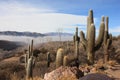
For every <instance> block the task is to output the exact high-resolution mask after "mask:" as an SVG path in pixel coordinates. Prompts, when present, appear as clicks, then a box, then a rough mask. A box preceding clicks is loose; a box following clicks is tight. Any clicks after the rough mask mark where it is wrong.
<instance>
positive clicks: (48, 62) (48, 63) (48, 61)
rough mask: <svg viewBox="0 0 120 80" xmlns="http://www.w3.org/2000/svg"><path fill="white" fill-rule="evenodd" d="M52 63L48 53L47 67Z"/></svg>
mask: <svg viewBox="0 0 120 80" xmlns="http://www.w3.org/2000/svg"><path fill="white" fill-rule="evenodd" d="M50 61H51V58H50V53H49V52H48V53H47V67H50Z"/></svg>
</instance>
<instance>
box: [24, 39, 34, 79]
mask: <svg viewBox="0 0 120 80" xmlns="http://www.w3.org/2000/svg"><path fill="white" fill-rule="evenodd" d="M25 62H26V63H25V67H26V78H27V79H30V78H32V77H33V67H34V65H35V63H34V60H33V40H32V42H31V46H29V51H28V54H26V58H25Z"/></svg>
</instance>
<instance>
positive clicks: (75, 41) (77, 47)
mask: <svg viewBox="0 0 120 80" xmlns="http://www.w3.org/2000/svg"><path fill="white" fill-rule="evenodd" d="M73 41H74V45H75V58H76V59H77V58H78V54H79V42H80V37H79V36H78V27H76V32H75V35H74V36H73Z"/></svg>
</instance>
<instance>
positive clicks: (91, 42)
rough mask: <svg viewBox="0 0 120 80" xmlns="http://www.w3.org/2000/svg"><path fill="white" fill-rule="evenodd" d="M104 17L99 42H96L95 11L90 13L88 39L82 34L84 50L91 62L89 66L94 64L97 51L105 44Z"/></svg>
mask: <svg viewBox="0 0 120 80" xmlns="http://www.w3.org/2000/svg"><path fill="white" fill-rule="evenodd" d="M104 29H105V24H104V17H102V20H101V24H100V30H99V35H98V38H97V40H96V41H95V30H96V29H95V25H94V20H93V11H92V10H90V11H89V16H88V17H87V34H86V38H85V35H84V33H83V31H81V32H80V37H81V42H82V45H83V46H84V49H85V50H86V51H87V59H88V61H89V64H93V63H94V55H95V51H96V50H98V49H99V48H100V47H101V44H102V42H103V36H104Z"/></svg>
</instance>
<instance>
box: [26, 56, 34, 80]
mask: <svg viewBox="0 0 120 80" xmlns="http://www.w3.org/2000/svg"><path fill="white" fill-rule="evenodd" d="M32 63H33V58H32V57H30V58H29V59H28V63H27V68H26V75H27V79H30V78H32V77H33V66H32Z"/></svg>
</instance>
